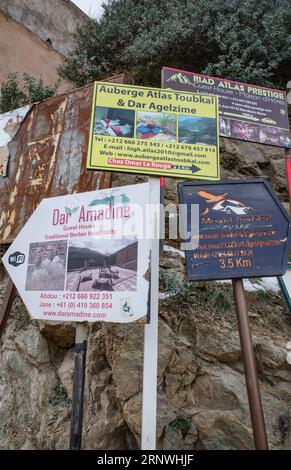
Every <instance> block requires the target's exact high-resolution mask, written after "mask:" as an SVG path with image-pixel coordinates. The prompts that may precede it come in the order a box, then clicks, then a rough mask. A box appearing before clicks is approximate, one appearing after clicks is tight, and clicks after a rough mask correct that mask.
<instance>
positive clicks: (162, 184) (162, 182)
mask: <svg viewBox="0 0 291 470" xmlns="http://www.w3.org/2000/svg"><path fill="white" fill-rule="evenodd" d="M165 185H166V181H165V178H164V177H163V176H160V204H161V210H163V207H164V201H165ZM164 230H165V214H161V219H160V255H162V254H163V251H164V237H163V236H162V234H163V233H164Z"/></svg>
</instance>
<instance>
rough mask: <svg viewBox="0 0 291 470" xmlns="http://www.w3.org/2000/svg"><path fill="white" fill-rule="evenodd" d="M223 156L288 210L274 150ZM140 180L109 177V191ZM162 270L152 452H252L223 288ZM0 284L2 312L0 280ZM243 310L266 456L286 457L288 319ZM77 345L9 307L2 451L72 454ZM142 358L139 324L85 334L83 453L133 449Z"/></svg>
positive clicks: (173, 266) (176, 261) (269, 301)
mask: <svg viewBox="0 0 291 470" xmlns="http://www.w3.org/2000/svg"><path fill="white" fill-rule="evenodd" d="M221 155H222V173H223V174H222V178H230V177H257V176H263V175H264V176H267V177H268V180H269V181H270V183H271V184H272V186H273V187H274V189H275V190H276V191H277V193H278V194H279V196H280V198H281V200H283V201H285V202H287V200H288V199H287V193H286V182H285V172H284V153H283V151H282V150H280V149H277V148H271V147H267V146H259V145H255V144H250V143H247V142H238V141H233V140H232V141H230V140H226V139H225V140H222V143H221ZM143 179H144V177H141V176H134V175H125V174H123V175H121V174H116V175H115V176H114V180H113V184H114V186H119V185H122V184H130V183H134V182H140V181H142V180H143ZM176 183H177V180H174V179H167V193H166V202H168V201H171V202H175V201H177V191H176ZM167 243H168V244H169V243H171V242H169V241H167ZM160 265H161V271H162V272H163V276H164V278H168V279H170V278H171V276H172V279H173V276H174V279H177V282H176V284H177V285H178V286H179V285H180V286H182V287H183V289H182V287H181V292H179V289H178V291H177V295H174V296H171V297H168V298H165V299H164V300H162V301H161V302H160V316H159V363H158V413H157V414H158V422H157V436H158V446H159V448H160V449H252V448H253V438H252V429H251V423H250V418H249V409H248V401H247V394H246V388H245V381H244V374H243V366H242V362H241V351H240V344H239V338H238V332H237V326H236V320H235V313H234V306H233V301H232V292H231V285H230V284H218V283H214V282H210V283H195V285H194V288H189V286H188V285H187V283H186V281H185V279H184V272H185V267H184V259H183V257H182V256H181V255H179V253H172V252H167V253H164V255H163V257H162V258H161V261H160ZM0 282H1V287H0V302H1V300H2V298H3V293H4V290H5V286H6V282H7V278H6V277H5V273H4V270H2V271H1V273H0ZM162 288H163V285H161V289H162ZM247 300H248V305H249V318H250V324H251V328H252V332H253V340H254V347H255V353H256V360H257V365H258V371H259V380H260V387H261V393H262V401H263V407H264V412H265V419H266V425H267V433H268V438H269V443H270V447H271V448H272V449H290V448H291V436H290V423H291V417H290V409H291V366H289V365H288V364H287V363H286V349H285V348H286V343H287V341H288V340H290V338H291V316H290V314H289V312H288V311H287V307H286V305H285V302H284V299H283V298H282V296H281V294H278V293H274V292H264V291H258V292H251V293H248V294H247ZM73 344H74V325H70V324H66V325H59V324H54V323H44V322H37V321H33V320H31V319H30V318H29V315H28V313H27V311H26V309H25V308H24V306H23V304H22V302H21V300H20V299H19V298H17V299H16V300H15V302H14V304H13V307H12V310H11V313H10V315H9V318H8V322H7V325H6V328H5V331H4V334H3V337H2V340H1V344H0V363H1V367H0V449H66V448H68V443H69V429H70V398H71V393H72V375H73ZM142 357H143V326H142V325H110V324H102V323H96V324H93V325H91V327H90V334H89V345H88V356H87V367H86V393H85V410H84V426H83V448H85V449H134V448H139V446H140V426H141V391H142V390H141V389H142Z"/></svg>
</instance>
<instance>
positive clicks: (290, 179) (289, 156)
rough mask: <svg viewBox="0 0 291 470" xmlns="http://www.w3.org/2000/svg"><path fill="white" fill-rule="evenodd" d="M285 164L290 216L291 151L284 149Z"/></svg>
mask: <svg viewBox="0 0 291 470" xmlns="http://www.w3.org/2000/svg"><path fill="white" fill-rule="evenodd" d="M285 162H286V174H287V185H288V194H289V211H290V214H291V149H285Z"/></svg>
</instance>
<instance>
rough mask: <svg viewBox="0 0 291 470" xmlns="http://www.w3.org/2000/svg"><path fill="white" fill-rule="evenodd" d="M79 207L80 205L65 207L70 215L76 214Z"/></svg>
mask: <svg viewBox="0 0 291 470" xmlns="http://www.w3.org/2000/svg"><path fill="white" fill-rule="evenodd" d="M78 209H79V207H73V208H72V209H71V208H70V207H65V213H66V214H69V215H73V214H75V212H77V210H78Z"/></svg>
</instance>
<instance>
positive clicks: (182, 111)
mask: <svg viewBox="0 0 291 470" xmlns="http://www.w3.org/2000/svg"><path fill="white" fill-rule="evenodd" d="M217 126H218V98H217V97H216V96H211V95H209V94H207V95H205V94H198V93H194V94H193V93H191V94H190V93H182V92H176V91H168V90H167V91H165V90H161V89H158V88H145V87H137V86H130V85H117V84H108V83H103V82H96V83H95V89H94V97H93V107H92V117H91V132H90V141H89V148H88V161H87V168H89V169H93V170H94V169H98V170H110V171H125V172H129V173H145V174H148V175H157V176H160V175H164V176H172V177H184V178H191V179H193V178H196V179H209V180H217V179H219V159H218V155H219V142H218V138H219V136H218V134H219V132H218V127H217Z"/></svg>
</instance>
